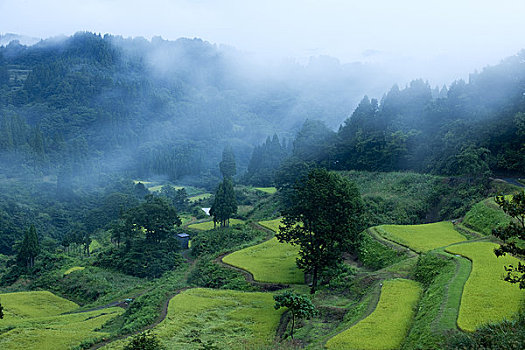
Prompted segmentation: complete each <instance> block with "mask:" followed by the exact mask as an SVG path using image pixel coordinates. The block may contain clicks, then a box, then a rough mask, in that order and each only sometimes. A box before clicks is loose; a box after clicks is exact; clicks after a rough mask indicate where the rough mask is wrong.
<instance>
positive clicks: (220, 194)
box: [210, 178, 237, 227]
mask: <svg viewBox="0 0 525 350" xmlns="http://www.w3.org/2000/svg"><path fill="white" fill-rule="evenodd" d="M235 213H237V201H236V199H235V192H234V190H233V182H232V180H231V179H230V178H225V179H224V180H223V181H222V182H221V183H220V184H219V187H218V188H217V191H216V192H215V197H214V200H213V204H212V206H211V208H210V215H211V216H213V222H214V223H219V224H220V227H227V226H229V224H230V218H231V217H232V216H233V215H234V214H235Z"/></svg>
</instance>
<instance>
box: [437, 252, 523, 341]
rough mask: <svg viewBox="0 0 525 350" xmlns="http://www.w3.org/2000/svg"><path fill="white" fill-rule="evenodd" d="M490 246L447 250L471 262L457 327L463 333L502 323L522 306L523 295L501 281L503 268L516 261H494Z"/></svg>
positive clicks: (509, 259)
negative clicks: (485, 325) (489, 324)
mask: <svg viewBox="0 0 525 350" xmlns="http://www.w3.org/2000/svg"><path fill="white" fill-rule="evenodd" d="M497 247H498V245H497V244H495V243H491V242H472V243H465V244H458V245H453V246H450V247H448V248H446V251H448V252H450V253H452V254H459V255H462V256H464V257H466V258H468V259H470V260H471V261H472V272H471V274H470V277H469V279H468V281H467V283H466V284H465V288H464V290H463V296H462V298H461V307H460V309H459V317H458V321H457V323H458V327H459V328H460V329H462V330H466V331H470V332H472V331H474V330H476V328H478V327H480V326H481V325H483V324H485V323H488V322H496V321H502V320H503V319H505V318H507V319H508V318H511V317H512V316H514V315H515V314H516V313H517V312H518V311H519V310H520V307H521V306H522V303H523V301H524V300H525V295H523V292H522V291H520V290H519V289H518V288H516V287H515V286H513V285H511V284H509V283H506V282H505V281H504V280H503V279H502V274H503V273H504V272H505V270H504V268H503V265H504V264H517V263H518V259H516V258H513V257H510V256H505V257H501V258H497V257H496V256H495V255H494V248H497Z"/></svg>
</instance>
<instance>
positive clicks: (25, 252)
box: [16, 225, 40, 269]
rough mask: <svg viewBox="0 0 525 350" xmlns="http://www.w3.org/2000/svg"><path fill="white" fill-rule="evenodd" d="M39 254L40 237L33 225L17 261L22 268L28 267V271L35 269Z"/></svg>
mask: <svg viewBox="0 0 525 350" xmlns="http://www.w3.org/2000/svg"><path fill="white" fill-rule="evenodd" d="M39 252H40V245H39V242H38V235H37V234H36V229H35V226H34V225H31V226H30V227H29V229H28V230H27V232H26V234H25V236H24V240H23V241H22V244H21V245H20V250H19V251H18V255H17V257H16V260H17V261H18V264H19V265H20V266H21V267H27V268H28V269H30V268H33V267H34V266H35V258H36V257H37V255H38V253H39Z"/></svg>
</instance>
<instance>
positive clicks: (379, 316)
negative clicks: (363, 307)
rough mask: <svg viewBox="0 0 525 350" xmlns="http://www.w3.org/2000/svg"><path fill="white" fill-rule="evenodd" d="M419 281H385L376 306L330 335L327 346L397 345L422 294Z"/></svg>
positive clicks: (373, 347) (376, 349)
mask: <svg viewBox="0 0 525 350" xmlns="http://www.w3.org/2000/svg"><path fill="white" fill-rule="evenodd" d="M421 292H422V288H421V286H420V285H419V283H417V282H415V281H412V280H406V279H395V280H388V281H384V282H383V287H382V288H381V297H380V299H379V303H378V304H377V306H376V308H375V310H374V311H373V312H372V313H371V314H370V315H369V316H368V317H366V318H365V319H363V320H361V321H360V322H358V323H357V324H356V325H355V326H353V327H351V328H349V329H347V330H346V331H343V332H341V333H339V334H338V335H336V336H335V337H333V338H331V339H330V340H329V341H328V342H327V343H326V347H327V348H328V349H363V350H368V349H370V350H381V349H397V348H399V346H400V345H401V343H402V342H403V339H404V338H405V335H406V334H407V331H408V328H409V326H410V322H411V321H412V318H413V316H414V314H415V309H416V306H417V303H418V300H419V297H420V295H421Z"/></svg>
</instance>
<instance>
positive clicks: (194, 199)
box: [188, 193, 212, 203]
mask: <svg viewBox="0 0 525 350" xmlns="http://www.w3.org/2000/svg"><path fill="white" fill-rule="evenodd" d="M211 196H212V194H211V193H203V194H199V195H196V196H192V197H189V198H188V200H189V201H190V202H192V203H194V202H197V201H200V200H201V199H208V198H210V197H211Z"/></svg>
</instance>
